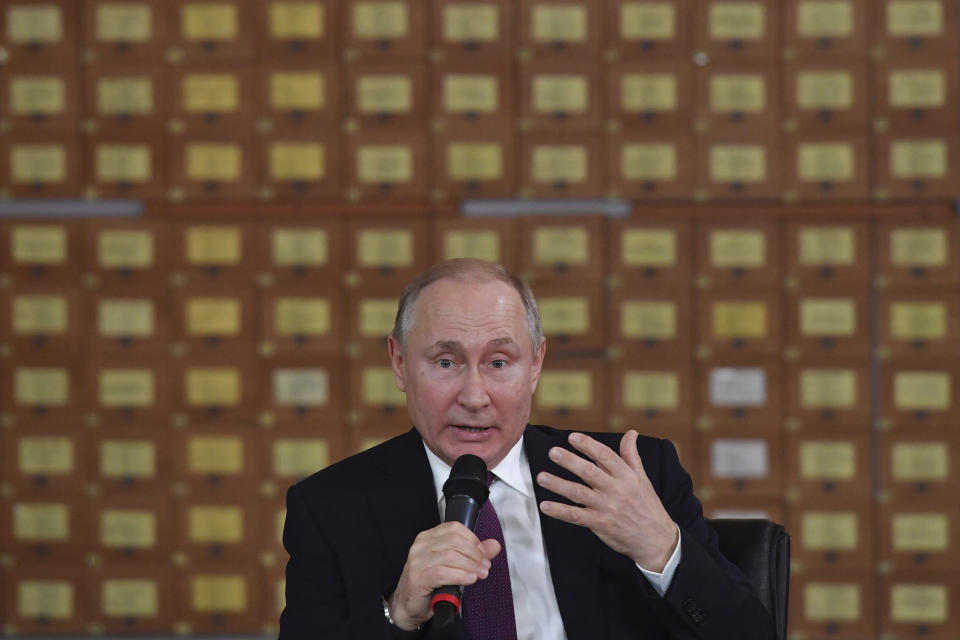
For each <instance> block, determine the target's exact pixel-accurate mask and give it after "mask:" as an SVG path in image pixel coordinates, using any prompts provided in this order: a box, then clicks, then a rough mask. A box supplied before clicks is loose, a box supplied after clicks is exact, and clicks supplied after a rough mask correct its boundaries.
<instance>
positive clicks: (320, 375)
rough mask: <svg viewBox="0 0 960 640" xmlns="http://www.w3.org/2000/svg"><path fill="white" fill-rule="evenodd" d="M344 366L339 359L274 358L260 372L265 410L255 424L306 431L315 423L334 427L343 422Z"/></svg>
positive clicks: (337, 357) (344, 407) (323, 357)
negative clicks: (262, 374) (264, 391)
mask: <svg viewBox="0 0 960 640" xmlns="http://www.w3.org/2000/svg"><path fill="white" fill-rule="evenodd" d="M345 366H346V363H345V362H343V361H342V360H341V358H340V357H339V356H319V357H317V356H311V357H310V360H309V361H308V362H304V361H303V359H302V358H299V357H297V356H289V357H282V356H280V357H275V358H271V359H270V360H269V366H268V367H266V371H265V372H264V378H265V380H264V382H265V384H266V387H267V390H266V398H265V403H264V404H265V407H266V410H265V411H263V412H262V413H261V414H260V416H259V418H258V421H259V423H260V426H262V427H267V428H270V427H277V429H278V430H283V431H284V432H285V430H286V429H287V428H288V427H290V428H294V427H296V428H305V429H306V428H309V427H310V426H311V425H315V424H317V423H318V422H323V423H327V424H334V423H337V422H339V421H340V420H342V419H343V415H344V412H345V410H346V406H345V405H346V401H345V399H344V393H345V390H344V385H345V382H346V381H345V380H344V376H343V370H344V367H345Z"/></svg>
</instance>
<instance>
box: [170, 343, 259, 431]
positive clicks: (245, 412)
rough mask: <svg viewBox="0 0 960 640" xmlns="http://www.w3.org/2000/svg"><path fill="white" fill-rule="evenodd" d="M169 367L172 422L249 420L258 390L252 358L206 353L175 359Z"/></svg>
mask: <svg viewBox="0 0 960 640" xmlns="http://www.w3.org/2000/svg"><path fill="white" fill-rule="evenodd" d="M171 370H172V379H173V384H174V395H173V397H174V409H175V410H176V411H177V412H178V413H177V414H175V415H174V416H173V420H174V422H175V424H176V425H178V426H180V425H189V424H198V425H204V426H217V425H222V424H233V425H241V424H252V423H253V421H254V418H255V415H256V408H257V407H258V406H259V393H260V392H261V389H262V387H261V386H260V376H259V375H258V369H257V368H256V367H255V366H254V365H253V358H251V357H249V356H247V355H245V354H238V353H233V354H219V355H212V354H208V355H204V356H202V357H189V358H184V359H180V360H177V361H176V363H175V364H173V365H172V368H171Z"/></svg>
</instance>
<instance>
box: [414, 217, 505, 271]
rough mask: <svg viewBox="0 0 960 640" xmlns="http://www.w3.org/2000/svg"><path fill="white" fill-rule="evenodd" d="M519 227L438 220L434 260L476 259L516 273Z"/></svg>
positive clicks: (493, 222)
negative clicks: (497, 264)
mask: <svg viewBox="0 0 960 640" xmlns="http://www.w3.org/2000/svg"><path fill="white" fill-rule="evenodd" d="M518 226H519V225H518V223H517V221H516V220H511V219H496V218H487V219H469V218H461V217H459V216H458V217H455V218H444V217H438V218H437V219H436V220H434V222H433V247H434V258H433V259H434V260H451V259H453V258H479V259H480V260H489V261H490V262H498V263H500V264H502V265H504V266H505V267H506V268H507V269H509V270H511V271H518V270H519V267H520V264H519V259H520V258H519V252H520V243H519V241H518V237H519V235H520V234H519V231H518Z"/></svg>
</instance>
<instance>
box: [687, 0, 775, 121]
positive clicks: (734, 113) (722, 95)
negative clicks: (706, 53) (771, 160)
mask: <svg viewBox="0 0 960 640" xmlns="http://www.w3.org/2000/svg"><path fill="white" fill-rule="evenodd" d="M714 4H720V3H716V2H715V3H714ZM694 82H695V84H696V89H695V94H696V95H699V96H702V97H701V98H700V99H699V100H698V105H697V108H696V115H697V118H698V121H697V125H696V126H697V129H698V131H710V132H725V131H726V132H732V131H742V132H751V133H754V134H755V133H757V132H759V131H761V130H762V131H768V132H771V133H772V132H773V131H774V130H775V129H776V127H777V124H778V123H779V116H780V104H779V101H778V99H777V93H778V82H779V81H778V79H777V73H776V68H775V67H772V66H771V65H765V64H758V63H753V64H743V63H741V64H734V63H726V64H721V63H718V64H711V65H710V66H707V67H698V68H697V69H696V70H695V71H694Z"/></svg>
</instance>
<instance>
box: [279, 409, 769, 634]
mask: <svg viewBox="0 0 960 640" xmlns="http://www.w3.org/2000/svg"><path fill="white" fill-rule="evenodd" d="M568 433H569V432H567V431H559V430H557V429H553V428H550V427H544V426H528V427H527V428H526V431H525V432H524V436H523V440H524V449H525V451H526V454H527V459H528V461H529V463H530V472H531V474H532V475H533V477H534V478H536V475H537V473H538V472H540V471H543V470H546V471H549V472H551V473H554V474H556V475H558V476H560V477H566V478H570V479H575V478H573V476H572V475H571V474H569V473H568V472H567V471H565V470H564V469H562V468H561V467H559V466H557V465H556V464H554V463H553V462H552V461H551V460H550V459H549V458H548V457H547V452H548V451H549V450H550V448H551V447H553V446H562V447H565V448H568V449H569V448H570V447H569V445H568V443H567V435H568ZM590 435H591V436H593V437H594V438H597V439H598V440H600V441H601V442H604V443H606V444H607V445H608V446H610V447H611V448H613V449H614V450H616V451H619V442H620V438H621V434H619V433H592V434H590ZM637 448H638V450H639V452H640V456H641V459H642V460H643V464H644V468H645V469H646V472H647V475H648V476H649V477H650V481H651V483H652V484H653V488H654V489H655V490H656V491H657V493H658V495H659V496H660V499H661V501H662V502H663V504H664V506H665V507H666V509H667V511H668V512H669V514H670V516H671V517H672V518H673V519H674V521H675V522H676V523H677V524H678V525H680V529H681V540H682V551H681V553H682V556H681V561H680V564H679V566H678V567H677V571H676V573H675V574H674V576H673V581H672V582H671V584H670V588H669V589H668V590H667V592H666V594H665V595H664V596H663V597H661V596H660V595H659V594H657V593H656V591H654V589H653V587H651V586H650V583H649V582H647V580H646V578H644V577H643V574H642V573H640V571H639V570H638V569H637V568H636V565H635V564H634V563H633V561H632V560H630V559H629V558H627V557H626V556H623V555H621V554H619V553H617V552H615V551H613V550H612V549H610V548H609V547H607V546H606V545H605V544H604V543H603V542H602V541H601V540H600V539H599V538H597V537H596V536H595V535H594V534H593V532H591V531H590V530H588V529H585V528H583V527H578V526H575V525H571V524H567V523H565V522H561V521H559V520H556V519H553V518H550V517H547V516H543V515H542V514H541V517H540V525H541V528H542V531H543V540H544V545H545V548H546V551H547V557H548V560H549V563H550V573H551V575H552V576H553V585H554V589H555V591H556V595H557V602H558V604H559V606H560V615H561V617H562V619H563V625H564V629H565V631H566V635H567V639H568V640H597V639H605V638H609V639H621V638H622V639H624V640H626V639H628V638H629V639H638V638H644V639H647V640H659V639H667V638H702V639H706V638H710V639H716V640H721V639H723V640H752V639H757V640H761V639H763V640H766V639H773V638H775V631H774V626H773V622H772V621H771V618H770V616H769V615H768V614H767V612H766V610H765V609H764V608H763V606H762V605H761V604H760V602H759V601H758V600H757V598H756V597H755V596H754V595H753V593H752V591H751V588H750V586H749V584H748V583H747V582H746V581H745V579H744V578H743V576H742V574H741V573H740V571H739V570H738V569H737V568H736V567H735V566H734V565H732V564H731V563H729V562H728V561H727V560H726V559H725V558H724V557H723V556H722V555H721V554H720V551H719V550H718V548H717V541H716V534H715V533H714V532H713V529H711V528H710V525H709V524H708V523H707V522H706V521H705V520H704V518H703V513H702V510H701V508H700V503H699V502H698V501H697V499H696V498H695V497H694V495H693V491H692V484H691V482H690V476H689V475H688V474H687V473H686V471H684V470H683V468H682V467H681V466H680V462H679V460H678V459H677V454H676V451H675V450H674V448H673V445H672V444H670V442H669V441H666V440H659V439H656V438H647V437H641V438H640V440H639V441H638V443H637ZM534 486H535V491H536V498H537V502H538V503H539V502H541V501H543V500H557V501H563V502H567V501H566V500H565V499H563V498H561V497H559V496H557V495H556V494H553V493H552V492H550V491H547V490H545V489H543V488H542V487H540V486H539V485H536V483H535V485H534ZM439 523H440V516H439V513H438V510H437V495H436V490H435V488H434V484H433V475H432V473H431V471H430V464H429V462H428V461H427V456H426V453H425V452H424V449H423V441H422V440H421V438H420V435H419V434H418V433H417V432H416V431H415V430H411V431H409V432H407V433H406V434H404V435H401V436H398V437H396V438H393V439H392V440H389V441H387V442H385V443H383V444H381V445H379V446H377V447H374V448H372V449H370V450H368V451H365V452H363V453H360V454H358V455H355V456H352V457H350V458H348V459H346V460H343V461H341V462H339V463H337V464H334V465H332V466H330V467H328V468H326V469H324V470H322V471H320V472H318V473H316V474H314V475H312V476H310V477H309V478H307V479H305V480H303V481H302V482H300V483H298V484H296V485H294V486H292V487H291V488H290V490H289V491H288V493H287V520H286V524H285V526H284V532H283V544H284V546H285V547H286V549H287V551H288V552H289V553H290V560H289V563H288V564H287V584H286V589H287V603H286V608H285V609H284V611H283V614H282V615H281V617H280V638H281V640H293V639H298V640H299V639H305V638H325V639H347V638H351V639H356V640H387V639H388V638H390V637H391V636H390V633H389V630H388V628H387V625H386V624H385V622H384V617H383V607H382V603H381V597H382V596H386V595H389V594H390V593H392V592H393V590H394V588H395V587H396V585H397V582H398V580H399V578H400V573H401V571H402V569H403V565H404V562H405V561H406V556H407V552H408V550H409V548H410V546H411V544H412V543H413V539H414V538H415V537H416V536H417V534H418V533H420V532H421V531H424V530H426V529H430V528H432V527H434V526H436V525H437V524H439Z"/></svg>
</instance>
